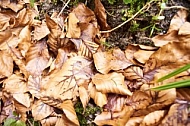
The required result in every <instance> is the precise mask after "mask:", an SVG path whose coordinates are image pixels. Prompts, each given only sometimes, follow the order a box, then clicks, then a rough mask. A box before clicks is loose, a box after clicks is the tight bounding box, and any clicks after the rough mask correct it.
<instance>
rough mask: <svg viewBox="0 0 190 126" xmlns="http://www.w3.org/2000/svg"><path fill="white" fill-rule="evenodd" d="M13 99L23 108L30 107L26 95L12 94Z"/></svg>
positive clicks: (27, 95)
mask: <svg viewBox="0 0 190 126" xmlns="http://www.w3.org/2000/svg"><path fill="white" fill-rule="evenodd" d="M13 98H14V99H15V100H16V101H17V102H19V103H20V104H22V105H24V106H25V107H27V108H29V107H30V97H29V94H27V93H19V94H18V93H15V94H13Z"/></svg>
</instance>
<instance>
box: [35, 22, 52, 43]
mask: <svg viewBox="0 0 190 126" xmlns="http://www.w3.org/2000/svg"><path fill="white" fill-rule="evenodd" d="M33 32H34V38H33V39H34V40H38V41H39V40H40V39H42V38H44V37H45V36H47V35H48V34H49V33H50V31H49V29H48V27H47V25H46V22H45V21H42V22H41V24H38V25H35V26H34V31H33Z"/></svg>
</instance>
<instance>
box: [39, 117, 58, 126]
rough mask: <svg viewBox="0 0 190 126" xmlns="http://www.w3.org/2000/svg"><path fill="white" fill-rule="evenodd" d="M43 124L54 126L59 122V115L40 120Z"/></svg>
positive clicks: (44, 125) (43, 125)
mask: <svg viewBox="0 0 190 126" xmlns="http://www.w3.org/2000/svg"><path fill="white" fill-rule="evenodd" d="M40 122H41V124H42V126H54V125H55V124H56V122H57V117H51V116H50V117H48V118H45V119H43V120H41V121H40Z"/></svg>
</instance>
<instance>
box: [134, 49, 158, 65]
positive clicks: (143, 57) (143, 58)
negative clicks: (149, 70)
mask: <svg viewBox="0 0 190 126" xmlns="http://www.w3.org/2000/svg"><path fill="white" fill-rule="evenodd" d="M154 52H155V51H147V50H138V51H137V52H135V53H134V58H135V59H136V60H137V61H139V62H140V63H142V64H145V63H146V62H147V61H148V59H149V58H150V56H151V55H152V54H153V53H154Z"/></svg>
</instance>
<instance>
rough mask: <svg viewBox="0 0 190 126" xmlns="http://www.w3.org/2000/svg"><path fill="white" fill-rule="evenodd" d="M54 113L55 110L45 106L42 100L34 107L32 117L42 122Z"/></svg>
mask: <svg viewBox="0 0 190 126" xmlns="http://www.w3.org/2000/svg"><path fill="white" fill-rule="evenodd" d="M52 112H53V108H52V107H50V106H49V105H47V104H44V103H43V102H42V101H41V100H36V101H35V102H34V104H33V105H32V116H33V117H34V120H42V119H45V118H46V117H48V116H49V115H50V114H51V113H52Z"/></svg>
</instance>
